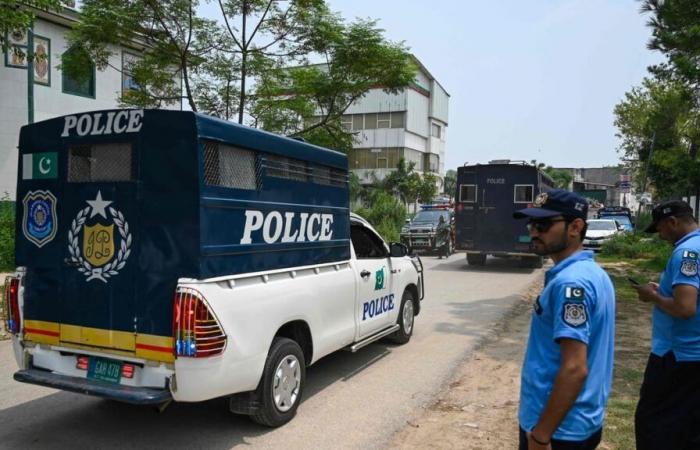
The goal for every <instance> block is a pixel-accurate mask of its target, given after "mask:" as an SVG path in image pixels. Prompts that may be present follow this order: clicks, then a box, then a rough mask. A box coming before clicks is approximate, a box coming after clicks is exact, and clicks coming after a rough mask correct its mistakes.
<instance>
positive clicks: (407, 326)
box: [389, 289, 416, 344]
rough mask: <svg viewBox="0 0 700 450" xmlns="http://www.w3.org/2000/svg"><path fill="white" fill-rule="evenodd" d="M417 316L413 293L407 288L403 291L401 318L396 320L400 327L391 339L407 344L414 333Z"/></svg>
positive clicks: (400, 309)
mask: <svg viewBox="0 0 700 450" xmlns="http://www.w3.org/2000/svg"><path fill="white" fill-rule="evenodd" d="M415 316H416V315H415V313H414V310H413V294H412V293H411V291H409V290H408V289H407V290H405V291H404V292H403V296H402V297H401V308H399V318H398V319H397V320H396V323H398V324H399V329H398V330H396V332H395V333H394V334H392V335H391V336H389V339H390V340H391V341H392V342H395V343H397V344H405V343H406V342H408V341H410V340H411V336H412V335H413V320H414V319H415Z"/></svg>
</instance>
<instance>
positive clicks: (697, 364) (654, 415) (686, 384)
mask: <svg viewBox="0 0 700 450" xmlns="http://www.w3.org/2000/svg"><path fill="white" fill-rule="evenodd" d="M652 219H653V221H652V223H651V225H649V226H648V227H647V228H646V229H645V230H644V231H645V232H647V233H659V238H661V239H663V240H665V241H668V242H670V243H672V244H673V245H674V249H673V253H672V255H671V257H670V258H669V260H668V263H667V264H666V268H665V269H664V272H663V274H662V275H661V280H660V282H659V283H658V284H657V283H648V284H644V285H640V284H637V285H635V284H634V283H633V284H632V286H633V287H634V288H635V289H636V290H637V293H638V295H639V299H640V300H641V301H643V302H649V303H653V304H654V310H653V313H652V335H651V354H650V355H649V360H648V362H647V367H646V370H645V372H644V381H643V383H642V388H641V391H640V394H639V403H638V404H637V411H636V414H635V437H636V441H637V449H638V450H647V449H649V450H651V449H677V450H684V449H687V450H690V449H700V315H699V314H697V308H698V300H699V297H698V288H699V287H700V276H699V275H698V255H700V230H699V229H698V224H697V222H696V220H695V217H694V215H693V210H692V209H691V208H690V206H689V205H688V204H687V203H685V202H681V201H671V202H667V203H663V204H661V205H659V206H657V207H656V208H654V210H653V211H652ZM632 281H633V280H630V282H632Z"/></svg>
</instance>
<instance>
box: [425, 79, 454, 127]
mask: <svg viewBox="0 0 700 450" xmlns="http://www.w3.org/2000/svg"><path fill="white" fill-rule="evenodd" d="M430 85H431V89H430V95H431V98H430V102H431V103H430V115H431V116H432V117H434V118H436V119H440V121H442V122H444V123H445V124H447V123H449V120H448V118H449V115H450V111H449V105H450V97H449V96H448V95H447V92H445V90H444V89H443V88H442V86H440V83H438V82H437V81H435V80H433V81H432V82H431V83H430Z"/></svg>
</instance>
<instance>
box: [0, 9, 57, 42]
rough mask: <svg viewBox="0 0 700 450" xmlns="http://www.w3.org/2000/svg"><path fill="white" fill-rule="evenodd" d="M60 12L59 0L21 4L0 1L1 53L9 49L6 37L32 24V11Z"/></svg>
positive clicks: (33, 16)
mask: <svg viewBox="0 0 700 450" xmlns="http://www.w3.org/2000/svg"><path fill="white" fill-rule="evenodd" d="M35 9H38V10H40V11H60V10H61V9H63V7H62V6H61V1H60V0H26V1H22V2H17V1H12V0H0V47H2V50H3V52H4V51H6V50H7V49H8V48H9V44H10V42H9V41H8V40H7V38H8V37H11V36H12V33H14V32H17V31H20V32H21V31H23V30H26V29H27V28H29V27H30V26H31V25H32V24H33V23H34V18H35V17H36V16H35V14H34V10H35Z"/></svg>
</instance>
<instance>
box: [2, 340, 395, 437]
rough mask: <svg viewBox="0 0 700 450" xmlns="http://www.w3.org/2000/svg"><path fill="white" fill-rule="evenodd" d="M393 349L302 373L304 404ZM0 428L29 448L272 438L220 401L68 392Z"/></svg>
mask: <svg viewBox="0 0 700 450" xmlns="http://www.w3.org/2000/svg"><path fill="white" fill-rule="evenodd" d="M391 349H392V345H390V344H388V343H384V342H381V341H380V342H378V343H376V344H372V345H370V346H368V347H366V348H364V349H363V350H362V351H361V352H358V353H349V352H343V351H341V352H336V353H333V354H331V355H329V356H327V357H325V358H323V359H322V360H320V361H319V362H318V363H316V364H314V365H313V366H312V367H310V368H309V369H308V371H307V384H306V391H305V392H304V399H309V398H311V397H313V396H314V395H315V394H317V393H319V392H320V391H322V390H323V389H324V388H326V387H327V386H329V385H331V384H333V383H336V382H344V381H346V380H349V379H350V378H352V377H353V376H354V375H356V374H358V373H359V372H361V371H362V370H364V369H365V368H367V367H369V366H370V365H372V364H373V363H375V362H377V361H378V360H380V359H382V358H384V357H385V356H386V355H388V354H390V353H391ZM202 382H203V383H205V382H206V380H202ZM300 408H301V409H303V408H304V404H303V403H302V404H301V406H300ZM0 424H2V425H0V443H1V444H0V447H2V448H33V449H35V448H37V449H42V448H47V449H48V448H51V449H55V448H87V449H90V448H100V449H112V448H114V449H116V448H118V449H124V448H142V449H155V448H168V449H197V448H206V449H229V448H231V447H234V446H236V445H251V442H250V439H251V438H254V437H256V436H260V435H263V434H266V433H272V432H274V430H273V429H268V428H264V427H262V426H259V425H257V424H255V423H253V422H252V421H251V420H250V419H248V418H247V417H245V416H239V415H234V414H232V413H229V412H228V403H227V401H226V399H214V400H210V401H207V402H202V403H174V404H172V405H170V406H169V407H168V408H167V409H166V410H165V411H164V412H163V413H158V412H157V411H156V409H155V408H153V407H139V406H134V405H128V404H124V403H118V402H114V401H110V400H103V399H99V398H95V397H88V396H83V395H79V394H73V393H69V392H58V393H55V394H51V395H47V396H45V397H42V398H39V399H36V400H32V401H29V402H26V403H22V404H20V405H17V406H13V407H11V408H7V409H4V410H2V411H0Z"/></svg>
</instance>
